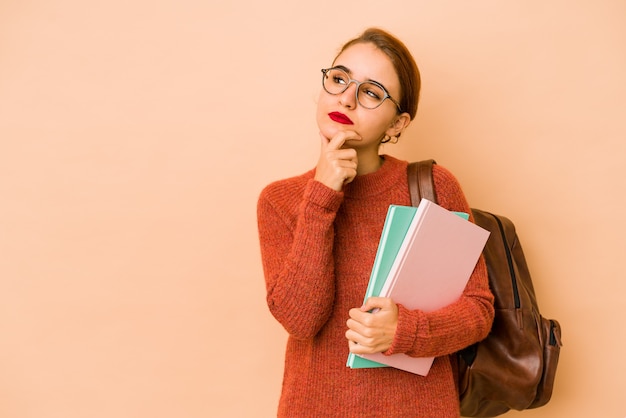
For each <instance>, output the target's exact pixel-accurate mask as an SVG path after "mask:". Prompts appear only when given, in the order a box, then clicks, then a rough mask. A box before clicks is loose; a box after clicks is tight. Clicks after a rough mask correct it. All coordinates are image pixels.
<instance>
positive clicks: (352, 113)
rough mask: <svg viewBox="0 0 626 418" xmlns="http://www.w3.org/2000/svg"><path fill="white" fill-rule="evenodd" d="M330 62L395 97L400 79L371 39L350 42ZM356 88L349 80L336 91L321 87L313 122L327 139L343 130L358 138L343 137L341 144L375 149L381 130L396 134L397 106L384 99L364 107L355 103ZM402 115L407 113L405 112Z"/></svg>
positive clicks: (383, 133) (385, 132)
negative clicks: (346, 87)
mask: <svg viewBox="0 0 626 418" xmlns="http://www.w3.org/2000/svg"><path fill="white" fill-rule="evenodd" d="M333 66H334V67H342V68H343V69H344V70H345V71H346V72H347V73H348V75H349V76H350V78H351V79H354V80H358V81H368V80H373V81H376V82H378V83H379V84H381V85H383V86H384V87H385V89H386V90H387V92H388V93H389V94H390V95H391V97H393V98H394V99H396V100H398V99H399V98H400V80H399V79H398V76H397V74H396V71H395V69H394V67H393V64H392V63H391V60H390V59H389V58H388V57H387V55H385V53H383V52H382V51H380V50H379V49H378V48H376V46H374V45H373V44H371V43H358V44H355V45H352V46H350V47H349V48H348V49H346V50H345V51H343V52H342V53H341V54H340V55H339V56H338V57H337V59H336V60H335V62H334V64H333ZM356 88H357V86H356V84H355V83H351V84H350V85H349V87H348V89H347V90H346V91H344V92H343V93H340V94H336V95H332V94H330V93H327V92H326V91H325V90H324V89H323V88H322V89H321V92H320V96H319V100H318V103H317V125H318V127H319V129H320V132H321V133H322V135H324V136H325V137H326V138H328V139H331V138H333V137H334V136H335V135H336V134H337V133H338V132H340V131H346V130H349V131H354V132H356V133H357V134H359V136H360V137H361V140H360V141H357V140H351V141H347V142H346V144H345V145H344V147H346V146H347V147H350V148H355V149H360V148H364V147H371V148H375V149H376V150H378V146H379V144H380V141H381V139H383V138H384V136H385V134H389V135H391V136H395V135H397V134H398V132H397V126H398V124H397V123H396V121H397V120H398V118H399V116H400V115H398V113H397V110H398V108H397V107H396V105H395V104H394V103H393V101H391V100H389V99H387V100H385V101H384V102H383V103H382V104H381V105H380V106H379V107H377V108H376V109H367V108H365V107H363V106H361V105H359V104H358V102H357V99H356ZM404 115H406V116H408V114H406V113H405V114H404ZM406 116H405V117H406ZM406 122H407V124H408V121H406ZM402 126H404V125H402Z"/></svg>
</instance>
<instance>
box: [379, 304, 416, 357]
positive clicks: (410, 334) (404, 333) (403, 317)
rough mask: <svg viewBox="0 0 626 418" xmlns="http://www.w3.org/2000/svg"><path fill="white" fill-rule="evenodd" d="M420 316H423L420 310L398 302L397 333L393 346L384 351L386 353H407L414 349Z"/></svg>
mask: <svg viewBox="0 0 626 418" xmlns="http://www.w3.org/2000/svg"><path fill="white" fill-rule="evenodd" d="M420 316H423V314H422V313H421V312H420V311H411V310H409V309H407V308H405V307H404V306H402V305H401V304H398V327H397V328H396V335H395V336H394V338H393V343H392V344H391V347H389V349H388V350H387V351H385V352H383V354H384V355H386V356H390V355H392V354H397V353H406V352H408V351H412V350H413V346H414V344H415V339H416V338H417V331H418V328H419V322H420Z"/></svg>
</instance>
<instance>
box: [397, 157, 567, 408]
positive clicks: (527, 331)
mask: <svg viewBox="0 0 626 418" xmlns="http://www.w3.org/2000/svg"><path fill="white" fill-rule="evenodd" d="M433 164H435V162H434V161H433V160H426V161H420V162H415V163H411V164H409V168H408V178H409V189H410V192H411V201H412V204H413V206H417V204H418V203H419V201H420V200H421V198H422V197H424V198H426V199H429V200H431V201H433V202H436V201H437V196H436V194H435V190H434V184H433V179H432V166H433ZM472 215H473V216H474V221H475V222H476V224H477V225H479V226H481V227H482V228H484V229H487V230H488V231H491V235H490V236H489V240H488V241H487V244H486V246H485V249H484V250H483V255H484V257H485V261H486V263H487V270H488V274H489V286H490V288H491V291H492V292H493V294H494V296H495V302H494V307H495V318H494V322H493V326H492V328H491V332H490V333H489V335H488V336H487V338H485V339H484V340H482V341H480V342H478V343H476V344H474V345H471V346H469V347H467V348H465V349H463V350H461V351H459V352H458V353H455V355H454V356H453V363H457V364H458V389H459V398H460V402H461V415H462V416H464V417H495V416H498V415H500V414H503V413H505V412H507V411H508V410H510V409H515V410H519V411H521V410H523V409H530V408H537V407H539V406H542V405H545V404H546V403H547V402H548V401H549V400H550V397H551V396H552V388H553V386H554V377H555V374H556V367H557V363H558V361H559V353H560V350H561V345H562V344H561V326H560V325H559V323H558V322H557V321H556V320H554V319H546V318H544V317H542V316H541V314H540V313H539V307H538V305H537V298H536V297H535V290H534V287H533V282H532V279H531V277H530V272H529V270H528V266H527V264H526V259H525V257H524V252H523V251H522V246H521V243H520V241H519V239H518V236H517V233H516V231H515V226H514V225H513V223H512V222H511V221H510V220H509V219H507V218H505V217H503V216H500V215H494V214H492V213H489V212H485V211H483V210H479V209H474V208H472Z"/></svg>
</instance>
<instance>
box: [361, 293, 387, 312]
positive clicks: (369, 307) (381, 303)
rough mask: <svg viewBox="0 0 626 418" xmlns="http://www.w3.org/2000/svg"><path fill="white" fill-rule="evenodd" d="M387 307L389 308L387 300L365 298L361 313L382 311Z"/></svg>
mask: <svg viewBox="0 0 626 418" xmlns="http://www.w3.org/2000/svg"><path fill="white" fill-rule="evenodd" d="M388 306H389V298H381V297H376V296H372V297H369V298H367V300H366V301H365V303H364V304H363V306H361V311H363V312H369V311H373V310H376V311H378V310H379V309H384V308H386V307H388Z"/></svg>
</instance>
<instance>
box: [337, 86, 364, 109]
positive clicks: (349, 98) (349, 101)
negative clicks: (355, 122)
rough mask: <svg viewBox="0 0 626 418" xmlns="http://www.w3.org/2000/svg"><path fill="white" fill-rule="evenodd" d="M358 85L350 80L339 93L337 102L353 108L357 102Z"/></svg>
mask: <svg viewBox="0 0 626 418" xmlns="http://www.w3.org/2000/svg"><path fill="white" fill-rule="evenodd" d="M358 88H359V87H358V85H357V83H356V82H354V81H350V83H349V84H348V87H346V89H345V90H344V91H343V93H341V94H340V95H339V103H340V104H341V105H342V106H345V107H347V108H349V109H354V108H355V107H356V103H357V97H356V95H357V90H358Z"/></svg>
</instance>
